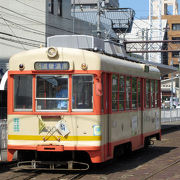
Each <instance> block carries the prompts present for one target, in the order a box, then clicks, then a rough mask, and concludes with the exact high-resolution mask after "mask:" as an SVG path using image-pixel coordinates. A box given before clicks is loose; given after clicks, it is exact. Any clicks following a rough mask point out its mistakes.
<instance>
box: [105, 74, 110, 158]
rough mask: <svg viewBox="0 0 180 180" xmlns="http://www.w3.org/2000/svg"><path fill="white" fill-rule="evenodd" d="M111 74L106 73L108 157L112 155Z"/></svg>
mask: <svg viewBox="0 0 180 180" xmlns="http://www.w3.org/2000/svg"><path fill="white" fill-rule="evenodd" d="M110 79H111V76H110V74H106V83H105V85H106V96H105V102H106V108H105V109H106V114H107V122H106V130H107V134H106V135H107V136H106V144H107V149H106V151H107V152H106V154H107V157H108V156H110V155H111V147H110V144H111V143H110V142H111V136H110V134H111V123H110V113H111V112H110V109H111V104H110V97H111V93H110V92H111V90H110V87H111V80H110Z"/></svg>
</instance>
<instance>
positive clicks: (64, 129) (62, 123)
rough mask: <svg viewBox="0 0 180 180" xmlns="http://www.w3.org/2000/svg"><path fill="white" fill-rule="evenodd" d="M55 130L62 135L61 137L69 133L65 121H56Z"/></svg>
mask: <svg viewBox="0 0 180 180" xmlns="http://www.w3.org/2000/svg"><path fill="white" fill-rule="evenodd" d="M56 129H57V130H58V131H59V132H60V133H61V134H62V136H63V137H64V136H66V135H68V134H69V133H70V131H69V129H68V127H67V125H66V123H65V121H63V120H60V121H58V123H57V124H56Z"/></svg>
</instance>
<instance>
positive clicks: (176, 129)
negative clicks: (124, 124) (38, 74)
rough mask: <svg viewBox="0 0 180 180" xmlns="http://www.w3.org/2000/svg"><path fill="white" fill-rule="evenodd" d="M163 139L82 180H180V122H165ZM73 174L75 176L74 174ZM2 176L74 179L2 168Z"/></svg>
mask: <svg viewBox="0 0 180 180" xmlns="http://www.w3.org/2000/svg"><path fill="white" fill-rule="evenodd" d="M162 127H163V130H162V141H155V144H154V145H153V146H151V147H149V148H147V149H141V150H138V151H136V152H133V153H132V154H130V155H128V156H123V157H122V158H121V159H119V161H115V162H112V161H110V162H107V163H104V164H101V165H96V166H93V167H92V168H91V169H90V170H89V171H87V172H86V174H83V176H80V177H79V176H78V179H81V180H92V179H93V180H147V179H151V180H180V171H179V169H180V124H179V123H176V124H171V125H169V124H165V125H164V124H163V126H162ZM70 176H74V175H73V174H72V173H70ZM0 179H3V180H10V179H13V180H16V179H17V180H20V179H26V180H27V179H34V180H39V179H49V180H52V179H53V180H55V179H59V180H62V179H72V178H67V177H66V176H65V175H64V172H54V173H52V172H43V171H37V172H36V171H22V170H17V168H15V167H13V168H11V167H10V168H9V169H8V168H4V169H3V168H1V169H0Z"/></svg>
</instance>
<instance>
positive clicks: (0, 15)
mask: <svg viewBox="0 0 180 180" xmlns="http://www.w3.org/2000/svg"><path fill="white" fill-rule="evenodd" d="M0 17H1V18H2V19H3V20H4V22H5V23H6V24H7V26H8V28H9V29H10V31H11V32H12V34H14V37H15V38H17V40H18V41H19V39H18V37H16V34H15V33H14V31H13V30H12V28H11V27H10V26H9V25H8V23H7V22H6V20H5V19H4V18H3V16H2V14H0ZM19 44H21V46H22V48H23V49H24V50H26V48H25V47H24V45H23V44H22V43H21V42H20V41H19Z"/></svg>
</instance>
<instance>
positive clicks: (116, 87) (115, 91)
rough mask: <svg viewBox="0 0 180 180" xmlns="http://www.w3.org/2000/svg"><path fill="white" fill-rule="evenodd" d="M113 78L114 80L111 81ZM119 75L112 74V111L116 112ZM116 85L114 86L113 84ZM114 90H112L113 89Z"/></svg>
mask: <svg viewBox="0 0 180 180" xmlns="http://www.w3.org/2000/svg"><path fill="white" fill-rule="evenodd" d="M113 78H114V79H113ZM118 81H119V75H118V74H112V84H111V87H112V111H113V112H117V111H118V106H119V105H118V103H119V82H118ZM115 83H116V84H115ZM113 88H114V89H113Z"/></svg>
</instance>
